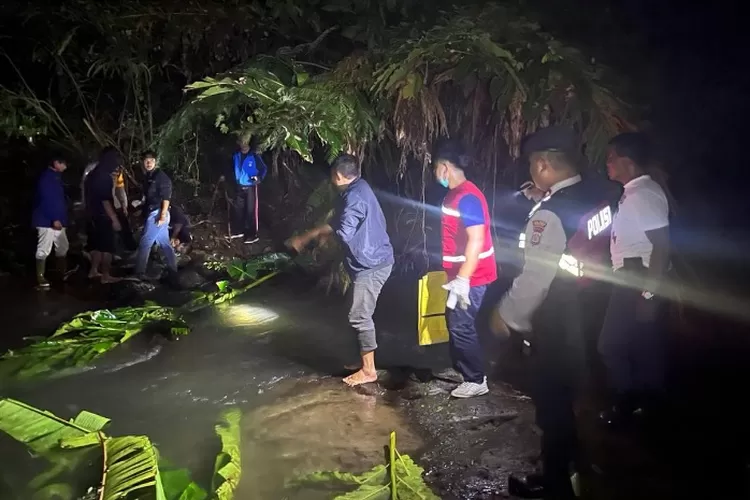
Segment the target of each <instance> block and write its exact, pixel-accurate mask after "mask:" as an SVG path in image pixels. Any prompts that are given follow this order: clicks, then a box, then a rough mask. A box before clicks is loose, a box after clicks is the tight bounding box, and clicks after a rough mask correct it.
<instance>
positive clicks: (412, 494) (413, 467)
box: [287, 433, 439, 500]
mask: <svg viewBox="0 0 750 500" xmlns="http://www.w3.org/2000/svg"><path fill="white" fill-rule="evenodd" d="M389 452H390V453H389V455H390V459H389V463H388V464H387V465H382V464H380V465H376V466H375V467H373V468H372V469H370V470H369V471H367V472H365V473H363V474H351V473H348V472H336V471H333V472H313V473H312V474H308V475H305V476H303V477H300V478H297V479H295V480H293V481H290V482H289V483H288V484H287V486H288V487H289V488H294V489H324V490H327V491H328V490H332V491H336V492H339V493H338V494H337V495H336V496H335V497H334V500H396V499H397V498H398V499H400V500H439V498H438V497H437V496H436V495H435V494H434V493H433V492H432V490H430V488H429V486H427V484H425V482H424V480H423V479H422V474H423V473H424V469H422V468H421V467H420V466H419V465H417V464H416V463H415V462H414V461H413V460H412V459H411V458H410V457H409V456H408V455H401V454H400V453H398V451H397V450H396V436H395V433H391V444H390V446H389ZM394 481H395V484H394ZM342 490H343V492H342ZM346 490H348V491H346Z"/></svg>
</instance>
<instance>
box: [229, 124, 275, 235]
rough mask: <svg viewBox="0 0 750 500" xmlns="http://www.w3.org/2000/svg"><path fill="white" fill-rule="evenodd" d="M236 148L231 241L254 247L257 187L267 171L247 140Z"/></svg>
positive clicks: (256, 224) (233, 161) (256, 222)
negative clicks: (242, 241) (242, 240)
mask: <svg viewBox="0 0 750 500" xmlns="http://www.w3.org/2000/svg"><path fill="white" fill-rule="evenodd" d="M237 144H238V146H239V147H240V150H239V151H237V152H236V153H234V155H233V156H232V166H233V174H234V175H233V179H234V182H235V196H234V213H233V214H232V215H231V217H232V219H231V224H230V226H229V227H230V232H231V234H230V238H231V239H234V238H244V241H245V243H255V242H257V241H258V185H259V184H260V183H261V182H262V181H263V178H265V176H266V173H267V172H268V168H266V164H265V163H263V158H261V156H260V155H259V154H257V153H256V152H255V151H254V150H253V149H251V148H250V144H249V142H248V141H247V140H243V139H240V140H239V141H238V142H237Z"/></svg>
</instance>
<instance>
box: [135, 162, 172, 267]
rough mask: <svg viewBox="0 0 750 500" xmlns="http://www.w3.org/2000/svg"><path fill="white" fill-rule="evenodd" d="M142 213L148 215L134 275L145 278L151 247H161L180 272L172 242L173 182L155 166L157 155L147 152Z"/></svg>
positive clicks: (169, 264) (165, 256) (170, 265)
mask: <svg viewBox="0 0 750 500" xmlns="http://www.w3.org/2000/svg"><path fill="white" fill-rule="evenodd" d="M143 170H144V172H145V175H146V177H145V179H144V182H143V195H144V197H145V199H144V201H143V214H144V215H145V216H146V220H145V223H144V225H143V235H142V236H141V243H140V245H138V255H137V257H136V265H135V273H136V275H137V276H141V277H142V276H144V275H145V273H146V266H147V265H148V257H149V255H150V254H151V247H153V246H154V243H156V244H158V245H159V248H161V251H162V252H163V253H164V258H165V259H166V261H167V267H168V268H169V270H170V271H173V272H175V271H177V258H176V257H175V254H174V249H173V248H172V244H171V242H170V239H169V218H170V217H169V203H170V200H171V199H172V180H171V179H170V178H169V176H168V175H167V174H165V173H164V172H163V171H162V170H161V169H160V168H158V166H157V163H156V155H155V154H154V153H152V152H150V151H149V152H147V153H145V154H144V155H143Z"/></svg>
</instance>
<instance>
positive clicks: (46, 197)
mask: <svg viewBox="0 0 750 500" xmlns="http://www.w3.org/2000/svg"><path fill="white" fill-rule="evenodd" d="M66 168H67V163H66V162H65V159H63V158H62V157H60V156H55V157H54V158H53V159H52V161H51V162H50V164H49V167H48V168H46V169H45V170H44V172H42V175H41V176H39V182H38V183H37V187H36V196H35V197H34V209H33V212H32V216H31V223H32V224H33V225H34V227H36V231H37V244H36V280H37V284H38V285H39V287H40V288H49V283H48V282H47V280H46V279H45V278H44V270H45V266H46V263H47V257H49V254H50V253H51V252H52V246H53V245H54V246H55V256H56V257H57V262H58V266H59V267H58V268H59V270H60V273H61V275H62V276H63V278H64V277H65V271H66V263H67V260H66V256H67V254H68V236H67V234H66V233H65V227H66V226H67V225H68V207H67V205H66V202H65V192H64V190H63V183H62V173H63V172H64V171H65V169H66Z"/></svg>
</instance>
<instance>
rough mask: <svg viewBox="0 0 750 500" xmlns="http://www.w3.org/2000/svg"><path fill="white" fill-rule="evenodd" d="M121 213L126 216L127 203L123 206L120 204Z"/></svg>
mask: <svg viewBox="0 0 750 500" xmlns="http://www.w3.org/2000/svg"><path fill="white" fill-rule="evenodd" d="M122 214H123V215H124V216H125V217H127V216H128V206H127V205H123V206H122Z"/></svg>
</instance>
